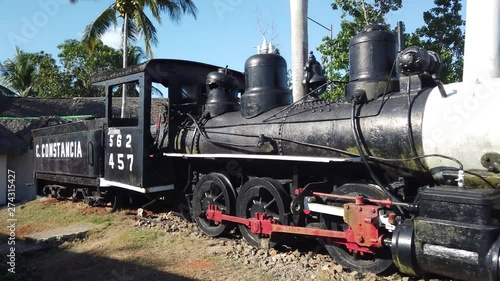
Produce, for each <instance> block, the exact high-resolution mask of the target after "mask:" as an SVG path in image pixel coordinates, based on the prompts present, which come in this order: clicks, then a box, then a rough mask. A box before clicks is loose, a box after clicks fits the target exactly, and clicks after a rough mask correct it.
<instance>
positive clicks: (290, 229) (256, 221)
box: [206, 205, 346, 239]
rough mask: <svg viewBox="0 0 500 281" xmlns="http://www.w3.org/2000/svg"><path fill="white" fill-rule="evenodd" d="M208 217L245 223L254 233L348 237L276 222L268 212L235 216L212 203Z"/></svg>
mask: <svg viewBox="0 0 500 281" xmlns="http://www.w3.org/2000/svg"><path fill="white" fill-rule="evenodd" d="M206 216H207V219H209V220H213V221H215V222H218V223H222V222H223V221H225V222H234V223H238V224H243V225H245V226H247V227H248V228H250V230H251V231H252V232H254V233H259V234H263V235H271V233H272V232H281V233H290V234H299V235H310V236H316V237H325V238H337V239H346V233H345V232H343V231H334V230H326V229H313V228H305V227H297V226H288V225H280V224H276V223H274V220H273V219H266V218H265V217H266V214H265V213H262V214H259V213H258V214H255V218H249V219H245V218H239V217H235V216H230V215H225V214H223V213H222V212H221V211H220V210H219V209H218V208H217V206H214V205H210V206H209V207H208V210H207V213H206Z"/></svg>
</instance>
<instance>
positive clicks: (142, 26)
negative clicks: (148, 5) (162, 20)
mask: <svg viewBox="0 0 500 281" xmlns="http://www.w3.org/2000/svg"><path fill="white" fill-rule="evenodd" d="M132 16H133V18H134V21H136V22H137V26H136V27H137V31H139V32H140V33H141V34H142V35H143V36H144V43H145V45H146V54H147V55H149V56H150V57H151V58H152V57H153V50H152V49H151V43H152V44H153V45H154V46H156V44H158V38H157V37H156V27H155V26H154V24H153V23H152V22H151V20H150V19H149V18H148V16H147V15H146V14H145V13H144V12H143V11H142V10H135V11H134V14H133V15H132Z"/></svg>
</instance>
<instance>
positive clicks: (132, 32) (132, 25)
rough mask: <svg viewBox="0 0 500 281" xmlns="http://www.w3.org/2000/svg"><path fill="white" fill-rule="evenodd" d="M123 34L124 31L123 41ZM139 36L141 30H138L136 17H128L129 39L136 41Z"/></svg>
mask: <svg viewBox="0 0 500 281" xmlns="http://www.w3.org/2000/svg"><path fill="white" fill-rule="evenodd" d="M123 35H124V33H122V42H123ZM138 36H139V31H138V30H137V24H136V22H135V20H134V18H133V17H128V34H127V38H128V40H130V41H131V42H133V43H136V42H137V39H138Z"/></svg>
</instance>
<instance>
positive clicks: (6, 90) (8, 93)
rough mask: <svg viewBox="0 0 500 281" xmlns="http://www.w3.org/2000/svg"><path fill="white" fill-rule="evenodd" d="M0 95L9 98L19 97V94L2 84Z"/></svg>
mask: <svg viewBox="0 0 500 281" xmlns="http://www.w3.org/2000/svg"><path fill="white" fill-rule="evenodd" d="M0 95H3V96H7V97H15V96H18V94H17V93H16V92H14V91H12V90H11V89H9V88H8V87H5V86H3V85H1V84H0Z"/></svg>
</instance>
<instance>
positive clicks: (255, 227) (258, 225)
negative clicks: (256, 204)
mask: <svg viewBox="0 0 500 281" xmlns="http://www.w3.org/2000/svg"><path fill="white" fill-rule="evenodd" d="M351 204H352V203H351ZM353 205H354V204H353ZM356 206H359V205H356ZM346 208H347V214H352V215H351V216H347V217H348V218H349V221H350V222H351V224H353V225H354V228H351V227H350V228H349V229H348V230H346V231H336V230H327V229H318V228H307V227H299V226H288V225H280V224H277V223H276V221H275V220H274V219H272V218H266V213H257V214H255V218H248V219H246V218H239V217H235V216H231V215H226V214H223V213H222V212H221V211H220V210H219V209H218V208H217V206H215V205H209V206H208V209H207V211H206V214H205V215H206V218H207V219H208V220H212V221H215V222H218V223H222V222H234V223H238V224H242V225H245V226H246V227H248V228H249V229H250V231H252V232H253V233H257V234H261V235H264V236H269V235H271V234H272V233H273V232H280V233H288V234H296V235H307V236H314V237H324V238H329V239H331V240H332V242H335V243H339V244H343V245H346V246H347V247H348V248H349V249H352V250H356V251H358V252H366V253H373V251H372V249H371V248H373V247H375V248H380V247H382V239H383V236H382V235H379V233H378V230H377V226H375V225H374V224H373V221H372V220H373V219H374V218H376V217H377V216H378V215H377V214H378V211H377V210H378V208H374V207H369V208H363V207H357V208H349V207H348V206H347V205H346ZM373 210H375V211H374V212H373Z"/></svg>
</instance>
